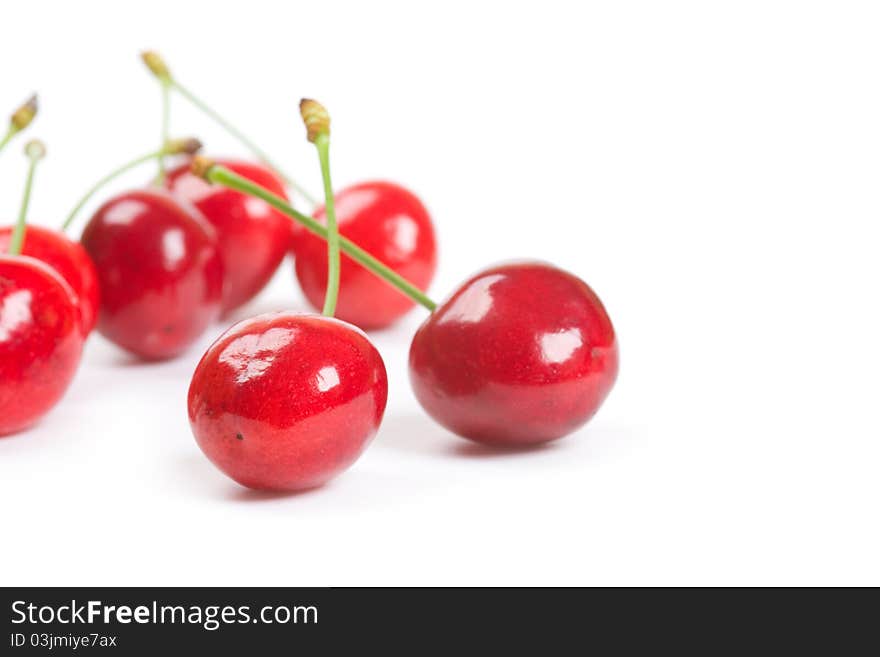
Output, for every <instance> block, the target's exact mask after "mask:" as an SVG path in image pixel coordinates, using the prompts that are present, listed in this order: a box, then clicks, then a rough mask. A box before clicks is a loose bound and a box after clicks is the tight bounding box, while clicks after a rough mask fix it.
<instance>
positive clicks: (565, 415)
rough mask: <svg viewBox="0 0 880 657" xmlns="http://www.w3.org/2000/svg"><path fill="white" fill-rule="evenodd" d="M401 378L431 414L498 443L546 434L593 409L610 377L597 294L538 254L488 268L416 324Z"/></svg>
mask: <svg viewBox="0 0 880 657" xmlns="http://www.w3.org/2000/svg"><path fill="white" fill-rule="evenodd" d="M409 365H410V368H409V369H410V381H411V383H412V386H413V390H414V391H415V394H416V397H417V398H418V400H419V402H420V403H421V404H422V406H423V407H424V408H425V410H426V411H427V412H428V414H430V415H431V417H433V418H434V419H435V420H437V422H439V423H440V424H442V425H443V426H445V427H446V428H447V429H449V430H450V431H453V432H455V433H457V434H459V435H460V436H463V437H465V438H470V439H472V440H476V441H479V442H483V443H489V444H497V445H525V444H531V443H541V442H546V441H549V440H554V439H556V438H560V437H562V436H565V435H566V434H569V433H571V432H572V431H574V430H575V429H577V428H578V427H580V426H582V425H583V424H584V423H585V422H586V421H587V420H589V419H590V417H592V415H593V414H594V413H595V412H596V411H597V410H598V408H599V406H600V405H601V404H602V401H603V400H604V399H605V397H606V395H607V394H608V391H609V390H610V389H611V387H612V385H613V384H614V380H615V378H616V376H617V365H618V354H617V341H616V339H615V336H614V328H613V327H612V326H611V320H610V319H608V315H607V314H606V312H605V308H604V307H603V306H602V302H601V301H599V297H597V296H596V294H595V293H594V292H593V291H592V290H591V289H590V288H589V287H588V286H587V284H586V283H584V282H583V281H582V280H580V279H579V278H577V277H576V276H573V275H572V274H569V273H568V272H566V271H563V270H561V269H558V268H556V267H553V266H551V265H547V264H543V263H520V264H509V265H501V266H498V267H494V268H492V269H487V270H486V271H484V272H482V273H479V274H477V275H476V276H474V277H473V278H471V279H470V280H469V281H467V282H466V283H465V284H464V285H462V286H461V287H460V288H459V289H458V291H457V292H455V294H453V295H452V297H450V298H449V300H448V301H446V302H445V303H443V304H442V305H441V306H439V307H438V308H437V310H436V311H435V312H434V313H432V315H431V316H430V317H429V318H428V319H427V320H426V321H425V322H424V324H422V326H421V327H420V328H419V330H418V332H417V333H416V335H415V337H414V338H413V341H412V345H411V348H410V355H409Z"/></svg>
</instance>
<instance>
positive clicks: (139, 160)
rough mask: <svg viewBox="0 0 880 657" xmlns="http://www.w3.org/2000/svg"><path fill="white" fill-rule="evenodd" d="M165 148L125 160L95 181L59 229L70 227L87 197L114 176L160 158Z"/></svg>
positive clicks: (86, 201)
mask: <svg viewBox="0 0 880 657" xmlns="http://www.w3.org/2000/svg"><path fill="white" fill-rule="evenodd" d="M165 152H166V149H164V148H160V149H159V150H158V151H153V152H152V153H147V154H146V155H142V156H140V157H138V158H136V159H134V160H132V161H131V162H127V163H126V164H123V165H122V166H121V167H119V168H118V169H115V170H113V171H111V172H110V173H108V174H107V175H106V176H104V177H103V178H101V179H100V180H99V181H98V182H96V183H95V184H94V185H92V187H91V188H90V189H89V191H87V192H86V193H85V195H84V196H83V197H82V198H81V199H80V200H79V203H77V204H76V205H75V206H74V208H73V210H71V211H70V214H69V215H67V219H65V220H64V224H62V226H61V230H62V231H65V230H67V229H68V228H70V225H71V224H72V223H73V220H74V218H75V217H76V215H77V214H78V213H79V211H80V210H82V207H83V206H84V205H85V204H86V203H88V201H89V199H90V198H92V196H94V195H95V193H96V192H97V191H98V190H100V189H101V188H102V187H103V186H104V185H106V184H107V183H109V182H111V181H113V180H114V179H115V178H117V177H119V176H121V175H122V174H123V173H125V172H126V171H129V170H131V169H134V168H135V167H136V166H139V165H141V164H144V163H145V162H149V161H150V160H155V159H156V158H161V156H162V155H163V154H165Z"/></svg>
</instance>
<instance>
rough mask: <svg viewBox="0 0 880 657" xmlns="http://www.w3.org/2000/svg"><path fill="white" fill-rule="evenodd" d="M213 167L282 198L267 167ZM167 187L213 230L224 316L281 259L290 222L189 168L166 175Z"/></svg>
mask: <svg viewBox="0 0 880 657" xmlns="http://www.w3.org/2000/svg"><path fill="white" fill-rule="evenodd" d="M217 163H218V164H222V165H223V166H225V167H226V168H228V169H230V170H231V171H234V172H235V173H237V174H238V175H240V176H242V177H243V178H247V179H248V180H250V181H252V182H254V183H256V184H258V185H260V186H261V187H264V188H266V189H268V190H269V191H270V192H272V193H273V194H275V195H276V196H280V197H282V198H284V199H285V200H286V199H287V196H286V194H285V191H284V183H283V182H282V181H281V179H280V178H279V177H278V176H277V175H276V174H275V173H274V172H273V171H271V170H270V169H268V168H266V167H264V166H261V165H258V164H253V163H249V162H239V161H234V160H217ZM166 184H167V186H168V187H169V189H171V191H172V192H174V193H175V194H176V195H177V196H179V197H180V198H183V199H185V200H187V201H189V202H190V203H192V204H193V205H194V206H195V207H196V209H198V210H199V211H200V212H201V213H202V215H203V216H204V217H205V219H207V220H208V222H209V223H211V224H212V225H213V226H214V228H215V230H216V232H217V241H218V245H219V248H220V257H221V259H222V261H223V270H224V272H225V273H224V283H223V314H227V313H229V312H230V311H232V310H235V309H236V308H238V307H239V306H241V305H243V304H245V303H247V302H248V301H250V300H251V299H252V298H254V297H255V296H256V295H257V293H258V292H259V291H260V290H262V289H263V288H264V287H265V286H266V284H267V283H268V282H269V280H270V279H271V278H272V275H273V274H274V273H275V271H276V270H277V269H278V266H279V265H280V264H281V261H282V260H283V259H284V256H285V255H286V253H287V251H288V249H289V247H290V244H291V239H292V237H291V236H292V235H293V231H294V230H295V228H294V226H295V224H294V223H293V222H291V221H290V219H288V218H287V217H286V216H285V215H283V214H282V213H280V212H279V211H278V210H276V209H275V208H273V207H272V206H271V205H269V204H268V203H266V202H265V201H262V200H260V199H258V198H253V197H251V196H247V195H246V194H242V193H241V192H237V191H234V190H231V189H227V188H225V187H221V186H219V185H211V184H209V183H207V182H205V181H204V180H202V179H201V178H199V177H198V176H195V175H193V174H192V173H191V172H190V166H189V164H183V165H181V166H179V167H177V168H176V169H172V170H171V171H169V172H168V176H167V179H166ZM296 226H297V227H298V224H297V225H296Z"/></svg>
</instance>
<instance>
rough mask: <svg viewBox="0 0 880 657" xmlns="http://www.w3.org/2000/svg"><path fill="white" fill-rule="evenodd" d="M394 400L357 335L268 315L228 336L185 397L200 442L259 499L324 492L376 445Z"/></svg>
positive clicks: (322, 322) (321, 322)
mask: <svg viewBox="0 0 880 657" xmlns="http://www.w3.org/2000/svg"><path fill="white" fill-rule="evenodd" d="M387 398H388V379H387V376H386V373H385V365H384V363H383V362H382V357H381V356H380V355H379V352H378V351H376V348H375V347H374V346H373V345H372V343H371V342H370V341H369V339H368V338H367V336H366V335H364V333H363V332H362V331H360V330H359V329H358V328H357V327H354V326H352V325H350V324H347V323H345V322H342V321H339V320H337V319H332V318H328V317H322V316H320V315H303V314H299V313H293V312H281V313H267V314H264V315H259V316H257V317H254V318H252V319H247V320H244V321H242V322H239V323H238V324H236V325H234V326H233V327H232V328H230V329H229V330H228V331H227V332H226V333H224V334H223V335H222V336H221V337H220V338H219V339H218V340H217V341H216V342H215V343H214V344H213V345H212V346H211V347H210V348H209V349H208V351H207V353H205V355H204V357H203V358H202V360H201V362H200V363H199V365H198V367H197V368H196V372H195V375H194V376H193V379H192V383H191V384H190V388H189V400H188V401H189V403H188V407H189V419H190V424H191V426H192V430H193V434H194V435H195V438H196V442H197V443H198V445H199V447H201V449H202V451H203V452H204V453H205V455H206V456H207V457H208V458H209V459H210V460H211V462H213V463H214V465H216V466H217V467H218V468H220V470H222V471H223V472H224V473H225V474H227V475H228V476H229V477H231V478H232V479H234V480H235V481H237V482H238V483H240V484H241V485H243V486H246V487H248V488H254V489H258V490H275V491H295V490H304V489H308V488H314V487H315V486H320V485H321V484H323V483H325V482H326V481H328V480H329V479H331V478H333V477H335V476H336V475H337V474H339V473H340V472H342V471H343V470H345V469H346V468H348V467H349V466H350V465H351V464H352V463H354V462H355V461H356V460H357V458H358V457H359V456H360V454H361V452H362V451H363V450H364V449H365V448H366V446H367V445H368V444H369V442H370V440H372V438H373V436H374V435H375V433H376V431H377V429H378V428H379V424H380V423H381V421H382V415H383V413H384V412H385V403H386V401H387Z"/></svg>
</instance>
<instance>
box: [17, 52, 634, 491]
mask: <svg viewBox="0 0 880 657" xmlns="http://www.w3.org/2000/svg"><path fill="white" fill-rule="evenodd" d="M143 59H144V62H145V63H146V64H147V66H148V67H149V69H150V70H151V71H152V73H153V74H154V75H155V77H156V78H157V80H158V81H159V83H160V88H161V90H162V98H163V123H162V144H161V147H160V148H159V149H158V150H156V151H154V152H151V153H148V154H146V155H144V156H143V157H140V158H137V159H135V160H133V161H132V162H129V163H127V164H126V165H124V166H123V167H120V168H119V169H117V170H116V171H114V172H112V173H111V174H109V175H108V176H105V178H103V179H102V180H101V181H99V183H98V184H97V185H95V187H93V188H92V189H91V190H90V191H89V192H88V193H87V194H86V196H85V197H84V198H83V199H82V201H80V203H79V204H78V205H77V206H76V208H75V209H74V211H73V212H72V213H71V215H70V216H69V217H68V218H67V221H66V222H65V223H64V227H63V229H62V230H61V231H53V230H48V229H44V228H38V227H35V226H27V225H26V214H27V203H28V199H29V196H30V189H31V182H32V180H33V173H34V169H35V166H36V162H37V161H38V160H39V159H40V158H41V157H42V156H43V154H44V149H43V148H42V145H41V144H40V143H39V142H30V143H29V144H28V146H27V148H26V153H27V155H28V157H29V158H30V169H29V172H28V178H27V183H26V187H25V196H24V201H23V203H22V210H21V212H20V214H19V220H18V222H17V224H16V225H15V226H14V227H11V228H6V229H2V230H0V250H2V251H3V252H4V253H8V254H7V255H3V256H0V435H4V434H10V433H14V432H18V431H21V430H23V429H25V428H27V427H29V426H31V425H32V424H33V423H35V422H36V421H37V420H38V419H39V418H40V417H42V416H43V415H44V414H45V413H46V412H47V411H48V410H49V409H50V408H51V407H52V406H53V405H54V404H55V403H56V402H57V401H58V400H59V399H60V397H61V396H62V395H63V393H64V391H65V390H66V388H67V387H68V385H69V383H70V381H71V380H72V378H73V376H74V374H75V372H76V369H77V366H78V363H79V359H80V355H81V352H82V346H83V342H84V341H85V339H86V338H87V337H88V336H89V334H90V333H91V332H92V330H93V329H95V328H97V330H98V332H100V333H101V334H102V335H103V336H104V337H105V338H107V339H108V340H110V341H111V342H113V343H115V344H117V345H119V346H120V347H122V348H123V349H125V350H127V351H128V352H130V353H131V354H133V355H135V356H136V357H138V358H141V359H145V360H163V359H169V358H173V357H175V356H178V355H179V354H181V353H183V352H184V351H186V350H187V348H189V347H190V346H191V345H192V343H193V342H194V341H195V340H196V339H197V338H198V337H199V336H200V335H202V334H203V333H204V332H205V331H206V330H208V329H209V328H210V327H211V326H212V325H214V324H215V323H216V322H217V321H218V319H222V318H224V317H228V316H229V315H230V313H232V312H233V311H235V310H236V309H238V308H240V307H241V306H243V305H244V304H246V303H247V302H248V301H250V300H251V299H253V298H254V297H255V296H256V295H257V294H258V293H259V292H260V291H261V290H262V289H263V288H264V287H265V286H266V284H267V283H268V282H269V280H270V279H271V278H272V277H273V275H274V274H275V272H276V270H277V269H278V267H279V266H280V264H281V262H282V261H283V260H284V257H285V255H286V254H287V253H288V252H290V253H292V255H293V257H294V262H295V267H296V276H297V279H298V280H299V283H300V286H301V287H302V289H303V291H304V292H305V295H306V297H307V298H308V300H309V301H310V302H311V303H312V304H313V305H314V306H315V307H316V308H322V314H304V313H297V312H279V313H268V314H263V315H259V316H256V317H253V318H250V319H246V320H244V321H240V322H238V323H236V324H234V325H233V326H232V327H231V328H229V329H228V330H227V331H226V332H225V333H223V335H221V336H220V337H219V338H218V339H217V341H216V342H214V344H213V345H212V346H211V347H210V348H209V349H208V351H207V352H206V353H205V355H204V356H203V357H202V359H201V361H200V362H199V364H198V366H197V368H196V371H195V374H194V375H193V379H192V382H191V385H190V388H189V396H188V409H189V419H190V424H191V427H192V431H193V433H194V435H195V438H196V441H197V443H198V444H199V446H200V447H201V449H202V450H203V451H204V453H205V454H206V455H207V457H208V458H209V459H210V460H211V461H212V462H213V463H214V464H215V465H216V466H217V467H218V468H220V470H222V471H223V472H225V473H226V474H227V475H229V476H230V477H232V478H233V479H234V480H236V481H237V482H239V483H241V484H243V485H244V486H248V487H251V488H255V489H264V490H301V489H306V488H311V487H314V486H318V485H320V484H322V483H324V482H326V481H327V480H329V479H330V478H332V477H333V476H335V475H336V474H338V473H339V472H341V471H342V470H344V469H346V468H347V467H348V466H349V465H351V464H352V463H353V462H354V461H355V460H356V459H357V458H358V457H359V455H360V454H361V453H362V451H363V450H364V449H365V447H366V446H367V445H368V444H369V442H370V440H371V439H372V438H373V436H374V435H375V434H376V432H377V430H378V428H379V425H380V423H381V421H382V417H383V414H384V411H385V405H386V400H387V393H388V382H387V375H386V370H385V365H384V363H383V361H382V357H381V356H380V354H379V352H378V351H377V350H376V348H375V347H374V346H373V344H372V343H371V341H370V339H369V337H368V335H367V334H366V333H365V331H367V330H372V329H379V328H383V327H387V326H389V325H390V324H392V323H393V322H395V321H396V320H398V319H399V318H400V317H401V316H402V315H404V314H405V313H406V312H408V311H409V310H411V309H412V307H413V306H414V305H416V304H419V305H422V306H424V307H425V308H426V309H427V310H428V311H429V312H430V314H429V316H428V318H427V319H426V320H425V321H424V323H423V324H422V325H421V327H420V328H419V329H418V331H417V332H416V334H415V336H414V337H413V340H412V344H411V346H410V352H409V374H410V381H411V384H412V388H413V391H414V393H415V395H416V398H417V399H418V401H419V402H420V403H421V405H422V406H423V408H424V409H425V410H426V411H427V413H428V414H429V415H430V416H431V417H432V418H434V419H435V420H436V421H437V422H439V423H440V424H442V425H443V426H444V427H446V428H447V429H449V430H450V431H452V432H454V433H456V434H458V435H460V436H463V437H465V438H469V439H471V440H475V441H479V442H482V443H486V444H490V445H495V446H499V447H505V446H507V447H517V446H525V445H532V444H537V443H543V442H546V441H550V440H554V439H556V438H560V437H562V436H565V435H567V434H569V433H571V432H573V431H574V430H576V429H578V428H579V427H580V426H582V425H583V424H584V423H585V422H587V420H589V419H590V417H592V415H593V414H594V413H595V412H596V411H597V410H598V408H599V406H600V405H601V403H602V401H603V400H604V399H605V397H606V395H607V394H608V392H609V390H610V389H611V387H612V385H613V383H614V380H615V377H616V375H617V367H618V352H617V343H616V339H615V334H614V329H613V327H612V325H611V322H610V320H609V318H608V315H607V314H606V312H605V309H604V308H603V306H602V303H601V302H600V300H599V298H598V297H597V296H596V294H595V293H594V292H593V291H592V290H591V289H590V288H589V287H588V286H587V285H586V283H584V282H583V281H582V280H580V279H579V278H577V277H576V276H574V275H572V274H570V273H568V272H566V271H563V270H561V269H559V268H556V267H554V266H552V265H550V264H546V263H543V262H519V263H514V264H504V265H499V266H495V267H491V268H489V269H486V270H484V271H482V272H480V273H478V274H476V275H474V276H472V277H471V278H470V279H468V280H467V281H466V282H465V283H463V284H462V285H461V286H460V287H459V288H458V289H457V290H456V291H455V292H454V293H453V294H452V295H451V296H450V297H449V298H448V299H447V300H446V301H445V302H444V303H442V304H439V305H438V304H435V303H434V302H433V301H432V300H431V299H430V298H429V297H428V296H426V294H425V290H427V288H428V286H429V284H430V283H431V280H432V278H433V275H434V272H435V269H436V266H437V247H436V241H435V232H434V226H433V223H432V221H431V217H430V215H429V214H428V212H427V210H426V209H425V206H424V205H423V204H422V203H421V201H420V200H419V199H418V198H417V197H416V196H415V195H414V194H413V193H411V192H410V191H408V190H406V189H405V188H403V187H401V186H399V185H396V184H393V183H389V182H365V183H361V184H358V185H355V186H352V187H348V188H346V189H343V190H341V191H339V192H337V193H335V194H334V193H333V191H332V182H331V178H330V165H329V143H330V119H329V116H328V114H327V111H326V110H325V108H324V107H323V106H322V105H320V104H319V103H317V102H315V101H312V100H304V101H302V103H301V105H300V111H301V115H302V118H303V121H304V123H305V126H306V128H307V134H308V139H309V141H310V142H312V143H313V144H314V145H315V147H316V149H317V153H318V156H319V157H318V159H319V162H320V166H321V172H322V179H323V182H324V197H325V198H324V203H323V205H320V206H318V204H317V203H314V202H313V205H315V206H316V210H315V211H314V212H313V214H312V215H311V216H308V215H305V214H303V213H301V212H299V211H298V210H297V209H295V207H294V206H293V205H292V204H291V201H290V198H289V197H288V191H287V190H291V195H292V196H294V197H295V196H296V194H297V192H298V193H299V195H300V196H302V197H303V199H304V200H307V201H308V200H311V199H310V197H308V195H307V194H305V192H304V191H303V190H301V189H300V188H299V187H298V186H297V185H296V184H295V183H294V182H293V181H292V180H291V179H290V178H289V177H287V176H285V175H284V174H282V173H281V172H280V169H279V168H278V167H277V166H275V165H274V164H273V163H272V162H271V161H270V160H269V159H268V158H267V157H266V156H265V154H264V153H263V152H262V151H260V150H259V149H258V148H257V147H256V146H254V144H253V143H251V142H250V140H248V139H247V138H246V137H245V136H244V135H242V134H241V133H240V132H238V131H237V130H236V129H235V128H234V127H233V126H231V125H229V123H228V122H226V121H225V120H224V119H223V118H222V117H221V116H219V115H218V114H217V113H216V112H214V111H213V110H212V109H211V108H210V107H208V106H207V105H206V104H204V103H203V102H202V101H201V100H199V99H198V98H197V97H196V96H195V95H193V94H192V92H190V91H189V89H187V88H186V87H184V86H182V85H181V84H180V82H179V81H178V80H177V79H176V78H174V77H173V76H172V75H171V73H170V71H169V69H168V67H167V66H166V65H165V63H164V62H163V61H162V60H161V58H159V57H158V55H156V54H155V53H152V52H148V53H145V54H144V55H143ZM171 92H177V93H179V94H180V95H181V96H183V97H184V98H186V99H188V100H189V101H190V102H192V103H193V104H195V105H196V106H197V107H200V108H201V109H203V110H204V111H205V112H206V113H207V114H208V115H209V116H211V117H212V118H213V119H215V120H216V121H218V122H219V123H220V124H221V125H223V126H224V127H226V128H227V129H229V130H230V131H231V132H232V133H233V134H234V135H236V136H237V137H238V138H239V139H240V140H241V141H242V142H243V143H244V144H245V145H246V146H248V147H249V148H250V149H251V151H252V152H253V153H254V154H255V155H256V157H257V159H258V160H259V162H245V161H239V160H212V159H208V158H205V157H202V156H199V155H196V153H197V151H198V150H199V149H200V146H201V145H200V144H199V143H198V142H197V141H196V140H194V139H181V140H171V139H169V138H168V120H167V117H168V103H169V96H170V94H171ZM35 113H36V101H35V100H32V101H29V102H28V103H26V104H25V105H24V106H23V107H22V108H20V109H19V110H18V111H16V113H15V114H14V115H13V117H12V121H11V123H10V129H9V132H8V133H7V135H6V137H5V138H4V139H3V141H2V142H0V148H2V146H3V145H5V144H6V143H7V142H8V141H9V140H10V139H11V138H12V137H13V136H15V134H17V133H18V132H20V131H21V130H22V129H24V128H25V127H26V126H27V125H28V124H29V123H30V122H31V120H32V119H33V117H34V115H35ZM175 156H176V157H184V158H186V159H185V161H183V162H182V163H179V164H178V165H177V166H176V167H174V168H170V169H166V160H167V159H169V158H172V157H175ZM149 161H155V162H156V163H157V164H158V169H159V171H158V175H157V176H156V178H155V179H154V180H153V181H152V183H151V184H150V185H148V186H147V187H144V188H141V189H136V190H133V191H128V192H126V193H123V194H118V195H116V196H114V197H112V198H110V199H108V200H106V201H105V202H104V203H103V205H101V206H100V207H99V208H98V210H97V211H96V212H95V213H94V215H93V216H92V217H91V219H90V220H89V222H88V224H87V226H86V227H85V230H84V231H83V233H82V238H81V240H80V242H76V241H73V240H71V239H69V238H68V237H67V236H66V235H65V233H64V230H66V229H67V228H69V226H70V225H71V224H72V222H73V220H74V219H75V216H76V214H77V211H78V210H79V209H80V208H81V207H82V206H83V205H85V203H86V201H87V200H88V199H89V198H90V197H91V196H92V195H93V194H94V193H95V192H96V191H97V190H99V189H100V188H101V187H102V186H103V185H104V184H105V183H107V182H108V181H110V180H112V179H113V178H115V177H116V176H117V175H119V174H120V173H122V172H124V171H127V170H129V169H131V168H133V167H134V166H136V165H139V164H141V163H145V162H149ZM291 220H293V221H291ZM413 439H414V440H415V439H417V438H415V437H414V438H413Z"/></svg>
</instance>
